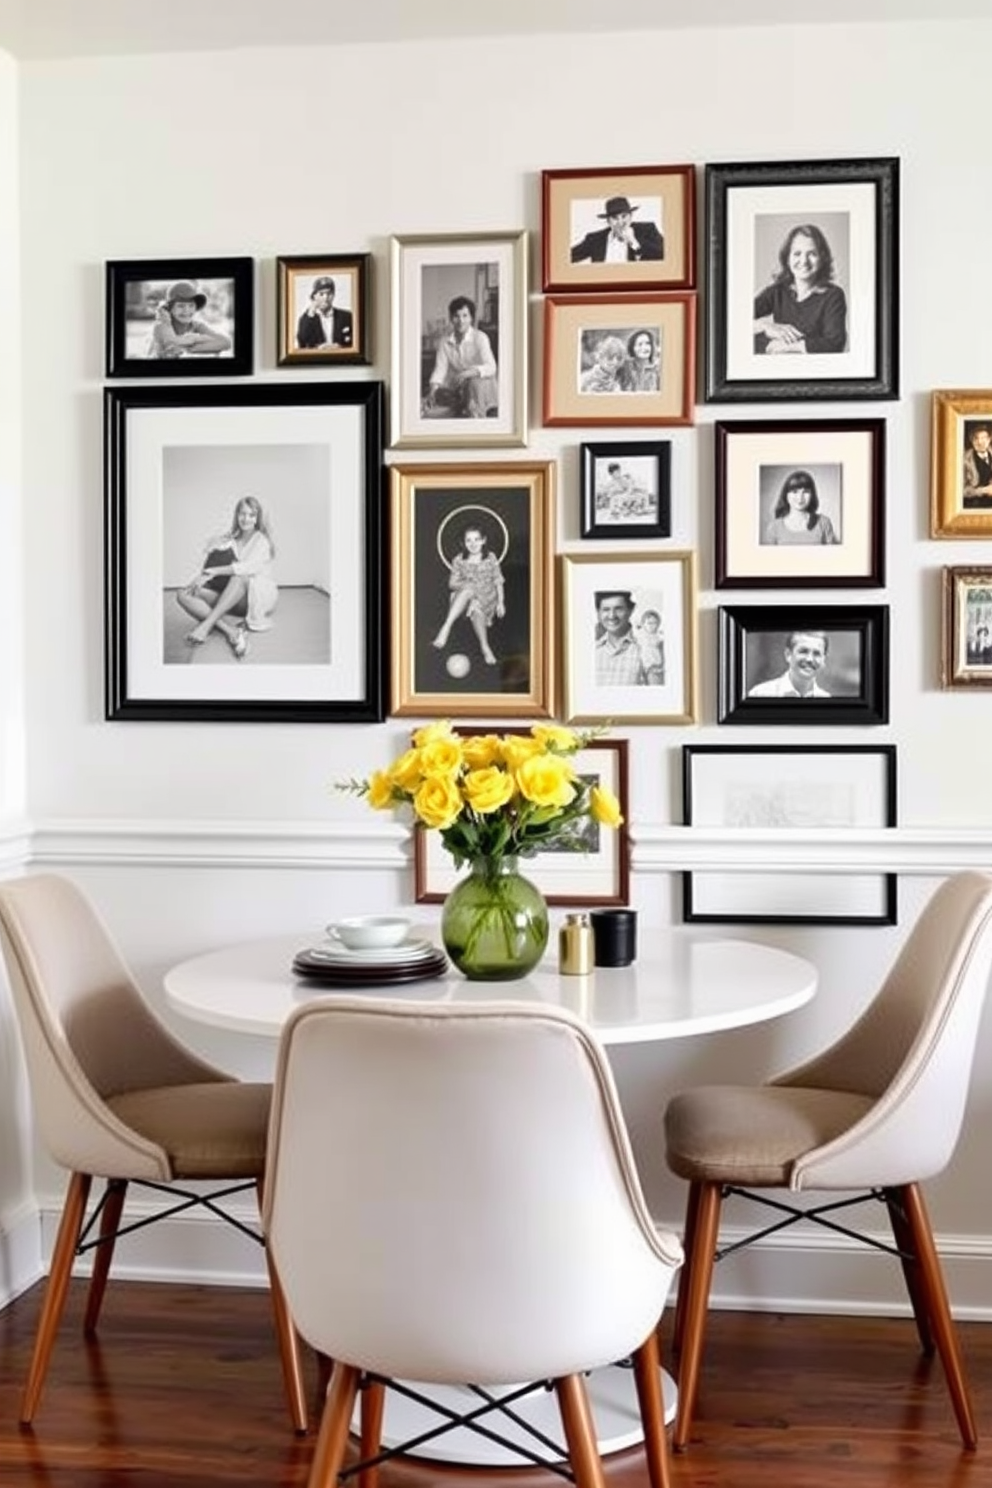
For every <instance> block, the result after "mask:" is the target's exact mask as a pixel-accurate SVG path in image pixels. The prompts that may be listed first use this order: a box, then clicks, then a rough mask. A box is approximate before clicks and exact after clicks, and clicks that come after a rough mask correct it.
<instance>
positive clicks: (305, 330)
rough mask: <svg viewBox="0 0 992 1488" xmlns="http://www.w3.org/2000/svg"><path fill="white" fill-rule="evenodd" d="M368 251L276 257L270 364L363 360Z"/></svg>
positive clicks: (367, 339) (367, 332) (367, 334)
mask: <svg viewBox="0 0 992 1488" xmlns="http://www.w3.org/2000/svg"><path fill="white" fill-rule="evenodd" d="M371 276H372V255H371V253H311V254H307V255H305V256H303V255H297V256H292V257H290V256H282V257H279V258H277V259H276V365H277V366H278V367H334V366H339V367H342V366H367V365H368V364H369V363H370V362H371V361H372V340H371V323H370V317H369V296H370V282H371Z"/></svg>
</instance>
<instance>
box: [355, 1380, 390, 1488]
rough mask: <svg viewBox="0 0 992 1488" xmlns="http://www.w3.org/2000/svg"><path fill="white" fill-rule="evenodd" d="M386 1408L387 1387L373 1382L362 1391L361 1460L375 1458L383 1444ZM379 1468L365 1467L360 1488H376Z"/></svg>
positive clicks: (360, 1478)
mask: <svg viewBox="0 0 992 1488" xmlns="http://www.w3.org/2000/svg"><path fill="white" fill-rule="evenodd" d="M385 1407H386V1387H385V1385H384V1384H382V1382H381V1381H380V1380H372V1381H370V1382H369V1383H368V1384H366V1385H365V1386H364V1388H363V1390H362V1429H361V1448H360V1450H361V1460H362V1461H363V1462H364V1461H365V1460H366V1458H369V1457H375V1456H376V1455H377V1454H378V1451H379V1447H380V1446H381V1444H382V1417H383V1412H384V1410H385ZM378 1481H379V1469H378V1468H377V1467H363V1468H362V1470H361V1472H360V1473H359V1474H358V1488H376V1484H377V1483H378Z"/></svg>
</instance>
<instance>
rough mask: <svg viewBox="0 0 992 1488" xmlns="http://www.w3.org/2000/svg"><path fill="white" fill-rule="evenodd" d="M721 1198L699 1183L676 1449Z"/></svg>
mask: <svg viewBox="0 0 992 1488" xmlns="http://www.w3.org/2000/svg"><path fill="white" fill-rule="evenodd" d="M722 1198H723V1189H722V1187H721V1185H720V1184H719V1183H700V1184H699V1194H698V1197H697V1200H696V1214H695V1221H694V1224H693V1235H692V1251H691V1254H690V1255H689V1259H688V1265H689V1286H688V1290H687V1292H686V1298H685V1304H684V1309H685V1311H684V1319H683V1324H682V1349H681V1353H680V1356H679V1403H678V1409H677V1410H676V1413H675V1430H674V1431H673V1433H672V1445H673V1447H674V1448H675V1450H676V1452H684V1451H685V1449H686V1447H687V1446H688V1444H689V1432H690V1431H691V1429H692V1417H693V1412H694V1411H695V1409H696V1395H697V1393H698V1390H699V1367H700V1364H701V1362H702V1357H703V1338H704V1337H705V1333H706V1313H707V1309H708V1308H709V1301H710V1283H711V1281H712V1279H713V1263H714V1260H715V1258H716V1242H717V1234H718V1232H719V1229H720V1204H721V1201H722Z"/></svg>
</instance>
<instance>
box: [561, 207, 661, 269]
mask: <svg viewBox="0 0 992 1488" xmlns="http://www.w3.org/2000/svg"><path fill="white" fill-rule="evenodd" d="M597 208H599V210H597ZM635 214H640V220H638V221H637V222H635V221H634V220H633V219H634V216H635ZM652 217H653V218H654V219H655V220H654V221H652V220H650V219H651V218H652ZM591 220H596V221H598V222H605V223H606V226H605V227H595V228H590V229H588V230H587V226H586V225H587V224H588V223H589V222H590V221H591ZM660 221H661V202H660V200H659V199H656V198H655V199H651V200H646V201H644V202H631V201H630V200H629V199H628V198H627V197H626V196H610V197H607V199H606V201H605V203H603V206H602V207H601V208H600V202H599V199H597V200H595V201H590V200H589V199H587V198H577V199H576V200H575V201H573V202H572V248H571V260H572V263H573V264H575V263H641V262H644V261H646V260H649V259H654V260H658V259H663V258H664V256H665V240H664V237H663V236H662V233H661V229H660V226H659V223H660Z"/></svg>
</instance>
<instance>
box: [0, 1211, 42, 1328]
mask: <svg viewBox="0 0 992 1488" xmlns="http://www.w3.org/2000/svg"><path fill="white" fill-rule="evenodd" d="M42 1255H43V1250H42V1222H41V1215H40V1213H39V1209H38V1205H37V1204H36V1203H35V1202H34V1200H33V1199H32V1200H30V1201H28V1202H25V1203H23V1204H20V1205H18V1206H17V1208H15V1209H11V1210H9V1211H8V1212H6V1213H3V1214H0V1309H2V1308H4V1307H6V1306H7V1304H8V1302H13V1300H14V1298H15V1297H19V1296H20V1295H21V1293H22V1292H26V1291H27V1290H28V1288H29V1287H33V1286H34V1284H35V1282H36V1281H37V1280H38V1278H39V1276H43V1275H44V1273H45V1262H44V1261H43V1259H42ZM44 1255H45V1256H47V1255H48V1250H47V1249H46V1250H44Z"/></svg>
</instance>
